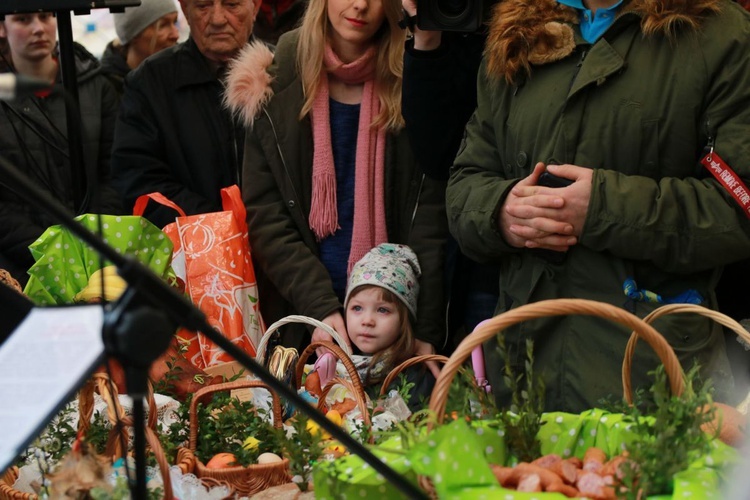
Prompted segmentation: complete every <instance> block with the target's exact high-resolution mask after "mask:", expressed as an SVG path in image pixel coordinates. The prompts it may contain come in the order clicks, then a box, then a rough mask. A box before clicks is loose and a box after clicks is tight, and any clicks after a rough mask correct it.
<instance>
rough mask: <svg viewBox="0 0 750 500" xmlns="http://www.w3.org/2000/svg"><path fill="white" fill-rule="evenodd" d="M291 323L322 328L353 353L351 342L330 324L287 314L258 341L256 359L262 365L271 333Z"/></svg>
mask: <svg viewBox="0 0 750 500" xmlns="http://www.w3.org/2000/svg"><path fill="white" fill-rule="evenodd" d="M290 323H305V324H308V325H310V326H314V327H315V328H320V329H321V330H324V331H325V332H326V333H327V334H328V335H330V336H331V337H333V339H334V340H335V341H336V343H337V344H338V345H340V346H341V348H342V349H343V350H344V352H345V353H346V354H347V355H348V356H351V355H352V349H351V347H349V344H347V343H346V341H345V340H344V339H343V338H341V335H340V334H339V333H338V332H337V331H336V330H334V329H333V328H331V327H330V326H328V325H326V324H325V323H323V322H322V321H318V320H317V319H314V318H310V317H308V316H300V315H295V314H293V315H291V316H287V317H285V318H281V319H280V320H278V321H276V322H275V323H273V324H272V325H271V326H269V327H268V329H267V330H266V333H264V334H263V336H262V337H261V339H260V342H259V343H258V348H257V350H256V353H257V354H256V361H258V363H260V364H261V365H264V366H265V360H266V346H267V345H268V341H269V339H270V338H271V335H273V334H274V333H275V332H276V330H278V329H279V328H281V327H282V326H284V325H288V324H290Z"/></svg>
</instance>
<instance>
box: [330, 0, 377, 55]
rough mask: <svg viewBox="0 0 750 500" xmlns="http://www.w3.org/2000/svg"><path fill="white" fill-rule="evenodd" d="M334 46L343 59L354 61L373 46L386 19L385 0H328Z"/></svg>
mask: <svg viewBox="0 0 750 500" xmlns="http://www.w3.org/2000/svg"><path fill="white" fill-rule="evenodd" d="M327 2H328V21H329V22H330V23H331V32H330V38H331V46H332V48H333V51H334V52H336V55H338V56H339V58H340V59H341V61H342V62H345V63H348V62H352V61H354V60H355V59H357V58H358V57H360V56H361V55H362V54H364V53H365V51H366V50H367V49H368V48H369V47H370V45H372V40H373V38H374V36H375V34H376V33H377V32H378V30H379V29H380V26H381V25H382V24H383V22H384V21H385V9H384V8H383V0H327Z"/></svg>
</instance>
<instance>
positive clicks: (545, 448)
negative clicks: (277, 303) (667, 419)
mask: <svg viewBox="0 0 750 500" xmlns="http://www.w3.org/2000/svg"><path fill="white" fill-rule="evenodd" d="M544 420H545V421H546V424H544V425H543V426H542V429H541V430H540V432H539V438H540V440H541V442H542V454H545V455H546V454H549V453H556V454H558V455H560V456H562V457H569V456H577V457H579V458H583V454H584V452H585V451H586V449H588V448H590V447H591V446H597V447H599V448H602V449H603V450H604V451H605V452H606V453H607V456H612V455H616V454H618V453H619V452H620V451H621V450H622V449H623V448H624V446H625V445H626V444H627V443H628V442H630V441H631V440H632V439H633V437H634V434H633V432H632V431H631V430H630V427H631V426H630V425H629V424H628V423H627V422H626V421H625V417H624V415H622V414H615V413H609V412H606V411H603V410H599V409H593V410H589V411H586V412H583V413H581V414H570V413H562V412H554V413H546V414H545V418H544ZM503 435H504V432H503V430H502V428H501V427H500V426H499V425H498V424H497V423H496V422H491V421H475V422H471V423H466V422H465V421H463V420H456V421H454V422H451V423H449V424H447V425H444V426H441V427H440V428H438V429H436V430H435V431H434V432H432V433H430V434H428V435H426V437H425V439H424V440H422V441H420V442H419V443H418V444H417V445H416V446H415V447H413V448H412V449H410V450H407V451H405V452H401V453H400V454H399V453H397V452H394V451H391V452H388V451H387V450H388V449H390V450H400V448H401V446H400V444H401V441H400V438H392V439H391V440H389V441H387V442H386V443H384V444H383V445H382V446H380V447H376V448H373V452H374V453H375V454H376V455H377V456H379V457H384V458H385V459H386V460H387V462H386V463H388V464H389V465H391V466H392V467H393V468H394V469H395V470H396V471H397V472H400V473H402V474H404V475H405V476H406V477H409V478H415V477H416V475H426V476H429V477H430V478H431V480H432V483H433V485H434V487H435V490H436V492H437V493H438V496H439V498H448V499H462V500H463V499H479V498H488V499H489V498H502V499H504V500H531V499H539V500H541V499H548V500H555V499H560V500H562V499H564V498H566V497H565V496H564V495H562V494H558V493H523V492H517V491H513V490H506V489H504V488H501V487H500V485H499V484H498V483H497V480H496V479H495V476H494V475H493V474H492V471H491V469H490V468H489V463H501V464H506V465H510V464H512V463H514V461H515V460H514V459H513V457H508V458H507V460H506V457H505V451H504V450H505V446H504V443H503ZM738 458H739V454H738V453H737V451H736V450H735V449H734V448H731V447H730V446H727V445H725V444H724V443H722V442H720V441H718V440H714V441H713V443H712V451H711V453H709V454H708V455H706V456H704V457H701V458H700V459H698V460H696V461H695V462H694V463H693V464H691V465H690V467H689V468H688V469H687V470H685V471H683V472H680V473H679V474H676V475H675V477H674V491H673V492H672V494H671V495H657V496H650V497H648V498H649V499H651V500H660V499H672V498H674V499H678V498H693V499H695V498H720V497H721V494H720V488H721V479H722V477H723V470H724V469H725V468H727V466H731V465H732V464H734V463H735V462H736V461H737V460H738ZM314 483H315V496H316V498H325V499H334V498H345V497H346V498H372V499H375V498H397V497H399V496H400V493H399V492H398V491H397V490H395V489H394V488H393V487H392V486H391V485H389V484H387V483H385V481H384V480H383V478H382V476H380V475H379V474H377V473H376V472H375V471H373V469H372V468H371V467H370V466H369V465H367V464H365V463H364V462H363V461H362V460H361V459H360V458H359V457H357V456H346V457H343V458H341V459H338V460H336V461H334V462H321V463H319V464H316V466H315V468H314ZM501 494H502V496H500V495H501Z"/></svg>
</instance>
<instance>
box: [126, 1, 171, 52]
mask: <svg viewBox="0 0 750 500" xmlns="http://www.w3.org/2000/svg"><path fill="white" fill-rule="evenodd" d="M172 12H177V4H176V3H175V1H174V0H141V5H140V6H139V7H127V8H126V9H125V12H122V13H119V14H113V16H114V18H115V31H116V32H117V38H119V39H120V42H122V44H123V45H126V44H128V43H130V41H131V40H132V39H133V38H135V37H136V36H138V35H139V34H140V33H141V32H142V31H143V30H145V29H146V28H148V27H149V26H150V25H151V24H153V23H155V22H156V21H158V20H159V18H161V17H162V16H164V15H167V14H171V13H172Z"/></svg>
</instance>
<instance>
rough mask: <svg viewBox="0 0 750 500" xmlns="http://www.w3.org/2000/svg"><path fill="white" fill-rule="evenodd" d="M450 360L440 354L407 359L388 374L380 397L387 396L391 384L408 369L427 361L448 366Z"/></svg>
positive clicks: (381, 387)
mask: <svg viewBox="0 0 750 500" xmlns="http://www.w3.org/2000/svg"><path fill="white" fill-rule="evenodd" d="M448 359H449V358H448V357H447V356H443V355H440V354H422V355H421V356H414V357H412V358H409V359H407V360H406V361H404V362H402V363H401V364H400V365H398V366H396V367H395V368H393V369H392V370H391V371H390V372H389V373H388V376H386V377H385V380H383V385H382V386H380V396H381V397H382V396H385V391H387V390H388V387H390V385H391V383H392V382H393V381H394V380H396V377H398V376H399V374H400V373H401V372H402V371H404V370H406V369H407V368H411V367H412V366H414V365H416V364H418V363H424V362H426V361H437V362H438V363H443V364H446V363H447V362H448Z"/></svg>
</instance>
